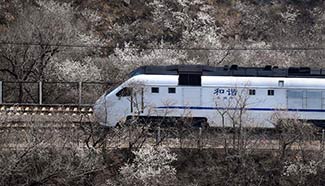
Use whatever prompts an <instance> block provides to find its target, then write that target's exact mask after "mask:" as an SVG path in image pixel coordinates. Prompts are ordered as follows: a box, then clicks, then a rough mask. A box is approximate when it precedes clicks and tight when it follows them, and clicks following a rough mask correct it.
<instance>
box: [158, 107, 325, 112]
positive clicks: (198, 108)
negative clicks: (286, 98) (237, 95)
mask: <svg viewBox="0 0 325 186" xmlns="http://www.w3.org/2000/svg"><path fill="white" fill-rule="evenodd" d="M156 108H158V109H189V110H240V109H242V108H226V107H191V106H160V107H156ZM244 110H252V111H290V112H325V110H323V109H278V108H244Z"/></svg>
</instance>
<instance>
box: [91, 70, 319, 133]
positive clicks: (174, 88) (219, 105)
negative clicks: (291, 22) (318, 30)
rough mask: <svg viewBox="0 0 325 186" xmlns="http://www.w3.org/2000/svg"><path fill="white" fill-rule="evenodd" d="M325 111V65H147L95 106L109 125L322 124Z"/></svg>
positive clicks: (267, 126) (269, 126) (270, 126)
mask: <svg viewBox="0 0 325 186" xmlns="http://www.w3.org/2000/svg"><path fill="white" fill-rule="evenodd" d="M324 113H325V69H311V68H308V67H289V68H279V67H277V66H265V67H239V66H237V65H231V66H224V67H213V66H207V65H171V66H142V67H139V68H137V69H135V70H134V71H132V72H131V73H130V75H129V79H127V80H126V81H125V82H123V83H122V84H121V85H119V86H118V87H116V88H115V89H113V90H111V91H107V92H106V93H105V94H104V95H102V96H101V97H100V98H99V99H98V100H97V101H96V103H95V104H94V114H95V116H96V118H97V120H98V122H99V123H100V124H101V125H104V126H108V127H114V126H116V125H117V124H120V123H123V122H125V121H127V120H129V119H131V118H141V119H152V120H159V119H166V118H167V119H171V118H173V119H179V118H187V119H190V120H191V121H193V123H195V124H197V123H199V124H203V123H204V124H206V125H208V126H210V127H220V126H233V125H234V124H235V123H239V122H241V124H243V126H244V127H245V126H247V127H248V126H250V127H263V128H273V127H275V122H277V120H279V119H298V120H304V121H308V122H311V123H314V124H316V125H318V126H322V125H325V115H324ZM243 121H245V122H243Z"/></svg>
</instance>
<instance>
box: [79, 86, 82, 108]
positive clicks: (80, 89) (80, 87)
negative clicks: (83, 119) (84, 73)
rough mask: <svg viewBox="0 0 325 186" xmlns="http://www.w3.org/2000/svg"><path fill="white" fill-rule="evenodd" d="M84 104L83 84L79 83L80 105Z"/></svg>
mask: <svg viewBox="0 0 325 186" xmlns="http://www.w3.org/2000/svg"><path fill="white" fill-rule="evenodd" d="M81 103H82V82H81V81H80V82H79V105H81Z"/></svg>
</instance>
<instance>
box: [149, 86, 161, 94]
mask: <svg viewBox="0 0 325 186" xmlns="http://www.w3.org/2000/svg"><path fill="white" fill-rule="evenodd" d="M151 93H159V88H158V87H151Z"/></svg>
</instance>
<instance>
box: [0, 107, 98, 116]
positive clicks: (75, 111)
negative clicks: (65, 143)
mask: <svg viewBox="0 0 325 186" xmlns="http://www.w3.org/2000/svg"><path fill="white" fill-rule="evenodd" d="M92 114H93V109H92V106H91V105H28V104H26V105H17V104H6V105H0V115H18V116H19V115H48V116H52V115H72V116H74V115H89V116H91V115H92Z"/></svg>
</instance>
